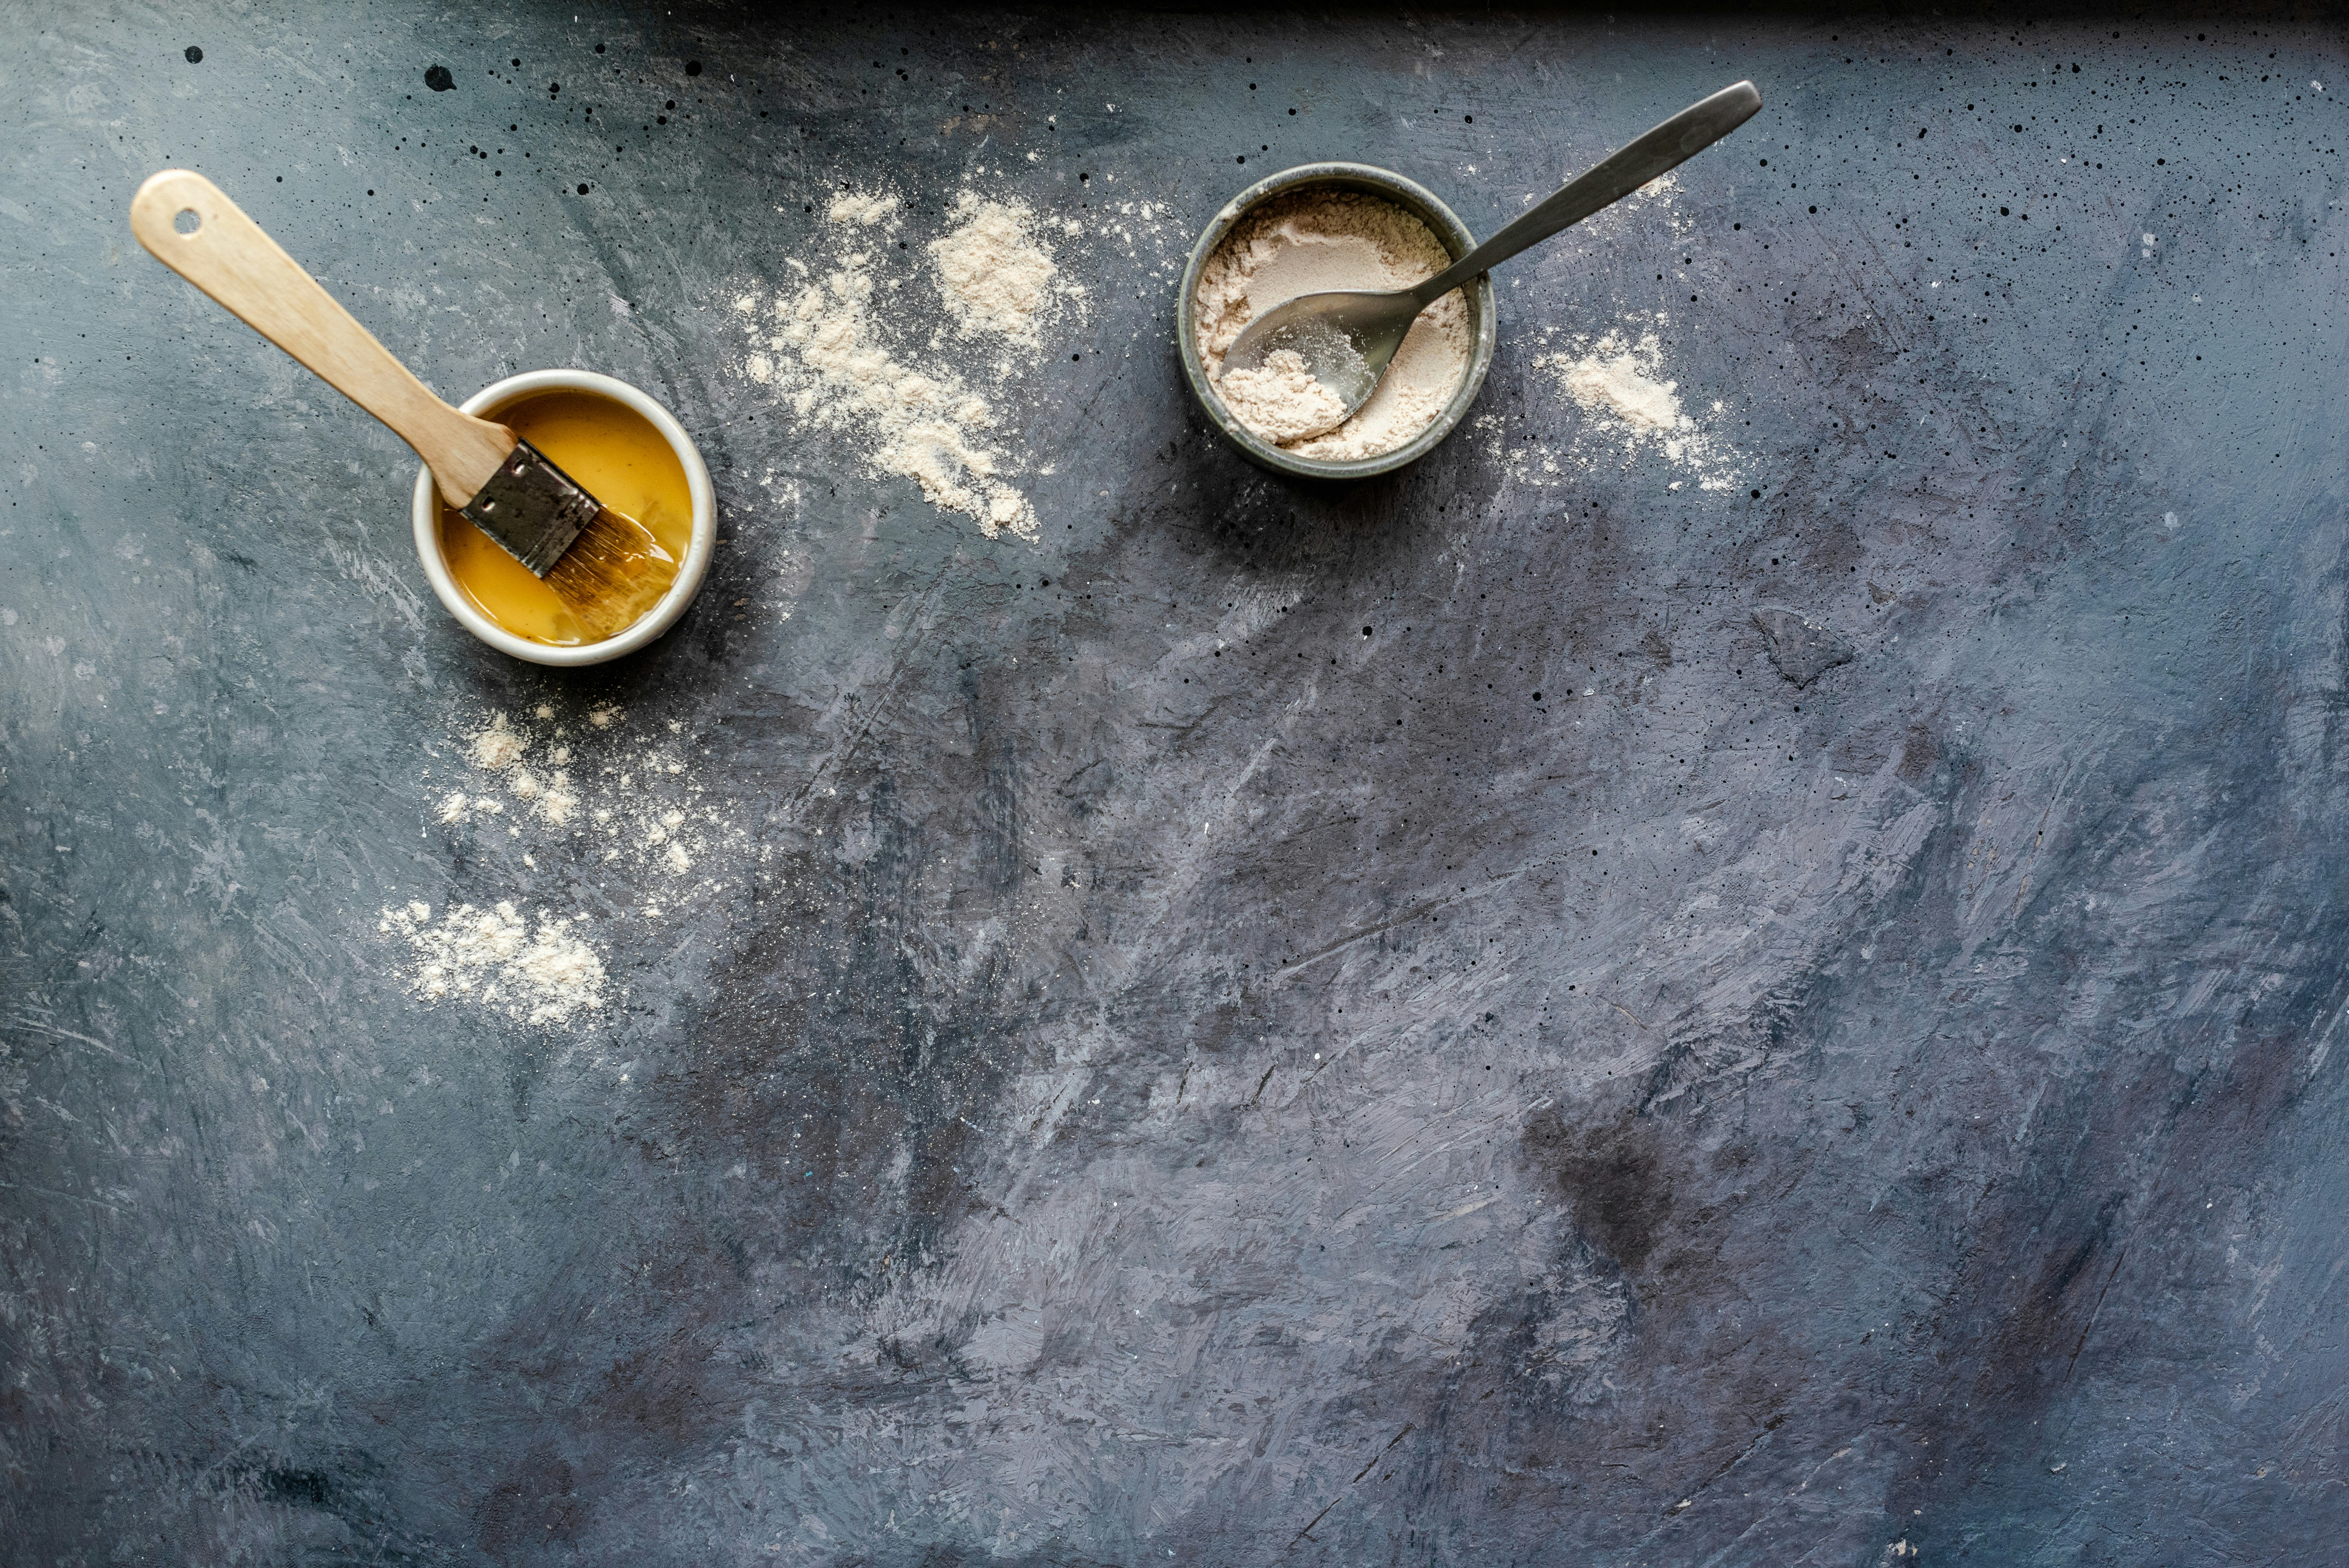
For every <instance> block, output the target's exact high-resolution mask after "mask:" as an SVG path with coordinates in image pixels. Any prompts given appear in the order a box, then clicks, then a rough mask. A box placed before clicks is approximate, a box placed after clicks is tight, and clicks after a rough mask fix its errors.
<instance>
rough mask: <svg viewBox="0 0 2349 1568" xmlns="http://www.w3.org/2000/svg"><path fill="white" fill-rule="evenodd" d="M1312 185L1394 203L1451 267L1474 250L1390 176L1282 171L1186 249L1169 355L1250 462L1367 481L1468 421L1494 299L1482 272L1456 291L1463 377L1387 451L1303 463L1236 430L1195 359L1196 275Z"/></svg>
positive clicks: (1436, 210) (1489, 359) (1489, 355)
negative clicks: (1249, 224)
mask: <svg viewBox="0 0 2349 1568" xmlns="http://www.w3.org/2000/svg"><path fill="white" fill-rule="evenodd" d="M1316 185H1329V186H1334V187H1336V188H1337V189H1339V190H1348V191H1367V192H1369V193H1371V194H1372V195H1378V196H1385V197H1389V198H1392V199H1396V200H1397V201H1398V202H1399V204H1400V205H1402V207H1404V208H1406V209H1408V210H1410V211H1412V212H1413V215H1414V216H1416V217H1418V218H1419V219H1420V220H1421V221H1422V222H1425V223H1426V224H1427V226H1428V227H1429V228H1430V229H1431V230H1433V231H1434V233H1435V237H1436V238H1437V239H1438V240H1440V241H1442V242H1444V248H1445V249H1446V250H1448V251H1450V252H1451V253H1452V255H1453V258H1454V260H1457V259H1458V258H1460V257H1462V256H1464V255H1466V254H1467V253H1469V252H1470V251H1472V250H1474V249H1475V245H1476V237H1475V235H1474V234H1473V233H1471V232H1469V230H1468V226H1467V225H1466V224H1465V223H1463V222H1461V221H1460V219H1459V216H1458V215H1457V214H1456V213H1454V211H1452V209H1451V208H1449V207H1447V206H1445V205H1444V202H1443V201H1441V200H1440V199H1439V198H1438V197H1437V196H1436V195H1435V193H1434V192H1433V191H1430V190H1428V189H1427V188H1426V187H1425V186H1423V185H1422V184H1420V183H1419V182H1418V181H1415V180H1412V179H1410V178H1408V177H1406V176H1404V175H1401V174H1397V173H1396V172H1395V171H1394V170H1391V169H1381V168H1380V167H1379V166H1378V165H1376V164H1374V163H1355V162H1350V161H1347V160H1325V161H1323V162H1319V163H1300V164H1298V165H1297V166H1296V167H1295V168H1292V169H1284V170H1281V171H1280V172H1278V174H1269V175H1267V176H1266V177H1265V178H1263V179H1262V180H1259V181H1257V182H1256V183H1255V184H1253V185H1251V186H1249V187H1248V188H1247V190H1245V191H1241V192H1240V193H1239V194H1238V195H1237V196H1235V197H1233V198H1232V199H1231V200H1230V201H1226V202H1225V203H1224V205H1223V207H1222V209H1221V210H1220V211H1217V212H1216V215H1215V217H1213V218H1212V219H1210V220H1209V221H1208V222H1207V226H1206V228H1205V229H1202V230H1201V231H1200V232H1199V238H1198V240H1197V241H1196V242H1195V243H1194V244H1193V245H1192V247H1191V260H1190V263H1189V264H1188V265H1187V266H1185V268H1184V269H1183V281H1182V283H1181V284H1179V285H1177V286H1178V290H1179V292H1178V293H1177V294H1176V296H1175V302H1174V348H1175V356H1176V357H1177V358H1179V359H1180V360H1181V361H1182V363H1183V378H1184V380H1185V383H1187V384H1188V385H1189V387H1190V388H1191V395H1192V396H1193V397H1195V398H1196V399H1197V400H1198V403H1199V406H1200V407H1201V408H1203V409H1204V410H1206V415H1207V418H1209V419H1210V420H1211V421H1213V422H1214V424H1215V426H1216V428H1217V429H1219V430H1221V431H1222V432H1223V433H1224V434H1225V435H1226V436H1227V437H1228V438H1231V440H1232V441H1233V442H1234V443H1235V444H1237V446H1238V447H1239V449H1240V450H1241V451H1242V452H1244V453H1246V454H1247V456H1248V458H1250V459H1252V460H1254V461H1256V462H1257V463H1259V464H1261V465H1262V466H1264V467H1266V468H1268V469H1275V470H1277V471H1278V472H1281V473H1287V474H1294V475H1296V476H1298V477H1299V478H1300V479H1315V480H1358V479H1369V478H1371V477H1372V476H1374V475H1377V474H1384V473H1392V472H1393V471H1394V470H1395V469H1400V468H1402V467H1404V466H1405V465H1407V464H1410V463H1414V462H1417V461H1418V460H1419V459H1421V458H1423V457H1425V456H1426V455H1427V454H1428V453H1429V452H1430V451H1433V449H1435V447H1436V445H1437V444H1438V443H1439V442H1441V441H1442V440H1443V439H1444V438H1445V437H1446V436H1449V435H1450V434H1451V433H1452V432H1453V430H1454V429H1455V428H1457V427H1458V426H1459V424H1460V421H1461V420H1462V419H1464V418H1466V417H1467V414H1468V409H1469V406H1470V405H1472V404H1473V403H1475V401H1476V396H1477V394H1478V393H1480V392H1481V391H1483V390H1484V387H1485V374H1486V372H1488V371H1489V370H1491V369H1492V367H1493V350H1494V346H1495V343H1496V342H1497V341H1498V337H1499V330H1498V325H1497V324H1496V323H1495V320H1494V306H1495V300H1496V296H1495V294H1494V290H1493V278H1492V274H1491V273H1478V274H1477V275H1476V276H1475V278H1473V279H1471V280H1470V281H1469V282H1468V283H1466V284H1463V285H1462V287H1463V290H1464V292H1465V293H1467V294H1468V295H1469V298H1470V300H1471V302H1472V304H1471V313H1472V315H1474V316H1475V345H1474V346H1472V347H1471V349H1470V350H1469V356H1468V372H1467V374H1466V375H1464V376H1463V377H1461V378H1460V385H1459V386H1458V387H1454V388H1453V393H1452V397H1450V398H1449V399H1448V400H1447V401H1446V402H1445V404H1444V408H1443V410H1442V411H1441V412H1439V413H1438V414H1437V415H1436V416H1435V418H1434V419H1433V420H1432V421H1430V422H1429V424H1428V426H1427V428H1425V429H1423V430H1422V431H1420V432H1419V434H1418V435H1416V436H1413V438H1411V439H1410V440H1408V441H1406V442H1404V443H1403V444H1402V446H1400V447H1397V448H1395V449H1393V450H1392V451H1388V452H1381V453H1379V454H1378V455H1377V456H1375V457H1369V458H1355V459H1349V460H1345V461H1338V460H1334V459H1327V458H1308V457H1302V456H1299V454H1297V453H1295V452H1288V451H1284V450H1282V449H1280V448H1278V447H1276V446H1274V445H1273V444H1272V443H1271V442H1269V441H1268V440H1266V439H1265V438H1263V437H1261V436H1259V435H1257V433H1256V432H1255V431H1253V430H1251V429H1249V428H1247V426H1246V425H1244V424H1242V423H1240V421H1239V418H1238V417H1237V416H1236V415H1235V414H1233V412H1232V411H1231V408H1230V406H1229V405H1227V404H1226V403H1225V401H1224V399H1223V395H1222V394H1221V393H1219V392H1217V391H1216V388H1215V386H1214V384H1213V383H1212V382H1210V381H1209V380H1208V379H1207V367H1206V364H1205V363H1203V362H1202V360H1201V359H1200V356H1199V352H1198V347H1197V345H1198V338H1199V333H1198V319H1197V318H1198V293H1199V273H1200V272H1201V271H1202V270H1203V269H1204V268H1205V267H1206V264H1207V258H1208V257H1210V256H1212V255H1214V254H1215V253H1216V247H1217V246H1218V245H1220V244H1222V243H1223V241H1224V236H1225V235H1226V234H1228V233H1229V232H1231V230H1232V226H1233V225H1234V224H1236V223H1237V222H1239V221H1240V220H1241V219H1242V218H1244V217H1246V216H1247V214H1248V213H1249V212H1250V211H1253V210H1254V209H1256V208H1257V207H1260V206H1262V205H1263V204H1264V203H1265V202H1266V201H1269V200H1271V199H1272V198H1273V197H1275V196H1281V195H1286V194H1288V192H1290V191H1299V190H1304V189H1307V188H1309V187H1311V186H1316Z"/></svg>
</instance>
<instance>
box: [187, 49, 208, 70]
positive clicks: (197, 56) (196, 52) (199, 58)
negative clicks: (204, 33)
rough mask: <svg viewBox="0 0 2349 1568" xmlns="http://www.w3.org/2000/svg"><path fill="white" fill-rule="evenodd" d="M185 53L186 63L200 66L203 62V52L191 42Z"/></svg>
mask: <svg viewBox="0 0 2349 1568" xmlns="http://www.w3.org/2000/svg"><path fill="white" fill-rule="evenodd" d="M187 55H188V64H190V65H191V66H201V65H202V64H203V63H204V52H203V51H202V49H199V48H198V47H196V46H194V45H193V44H190V45H189V46H188V49H187Z"/></svg>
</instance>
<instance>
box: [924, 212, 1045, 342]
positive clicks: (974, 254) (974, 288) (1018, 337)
mask: <svg viewBox="0 0 2349 1568" xmlns="http://www.w3.org/2000/svg"><path fill="white" fill-rule="evenodd" d="M954 215H955V216H956V217H957V218H958V219H960V220H961V221H962V222H961V226H960V227H958V228H957V229H956V230H955V231H954V232H952V233H950V234H948V235H947V237H946V238H944V239H942V240H932V241H931V242H930V259H931V265H932V267H933V269H934V270H935V271H936V275H937V284H938V296H939V297H940V298H941V299H943V300H944V301H945V302H946V307H947V313H948V314H949V315H952V316H953V317H954V319H955V323H956V325H957V327H958V328H959V330H960V332H961V335H963V336H965V337H972V336H976V335H979V334H982V333H989V332H992V333H998V334H1000V335H1002V336H1003V337H1005V338H1007V339H1009V341H1011V342H1013V343H1017V344H1020V345H1023V346H1029V347H1033V346H1035V344H1036V325H1037V320H1038V318H1039V317H1040V315H1042V314H1043V312H1044V310H1045V307H1046V306H1047V305H1049V304H1051V303H1052V300H1053V297H1054V294H1055V290H1056V289H1066V288H1068V287H1070V286H1071V285H1068V284H1056V283H1055V281H1054V280H1055V278H1056V276H1057V274H1058V273H1059V272H1060V268H1059V267H1057V266H1055V265H1054V264H1053V263H1052V253H1050V251H1047V250H1046V249H1044V247H1043V244H1042V243H1041V242H1040V241H1039V240H1038V239H1037V238H1036V235H1035V233H1034V232H1033V230H1032V227H1031V224H1032V215H1031V214H1030V212H1029V211H1028V209H1027V208H1025V207H1022V206H1018V205H1007V204H1006V203H1004V202H1001V201H981V200H979V198H978V195H977V193H976V192H973V191H964V192H963V193H962V195H961V196H960V197H959V198H957V201H956V202H955V209H954Z"/></svg>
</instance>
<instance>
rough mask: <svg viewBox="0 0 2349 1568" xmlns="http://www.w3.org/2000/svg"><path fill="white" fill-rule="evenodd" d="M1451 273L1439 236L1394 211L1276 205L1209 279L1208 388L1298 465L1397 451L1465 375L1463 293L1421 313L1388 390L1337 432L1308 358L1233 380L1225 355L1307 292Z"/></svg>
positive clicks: (1324, 194)
mask: <svg viewBox="0 0 2349 1568" xmlns="http://www.w3.org/2000/svg"><path fill="white" fill-rule="evenodd" d="M1451 263H1452V254H1451V253H1450V252H1448V251H1446V250H1445V249H1444V242H1443V241H1441V240H1439V239H1437V238H1436V237H1435V234H1434V232H1433V230H1431V229H1429V228H1428V226H1427V225H1426V224H1425V223H1423V222H1420V221H1419V220H1418V219H1417V218H1416V217H1413V215H1412V214H1411V213H1410V212H1407V211H1404V210H1403V209H1402V208H1401V207H1399V206H1397V205H1396V204H1395V203H1393V202H1392V201H1384V200H1382V199H1381V198H1379V197H1376V196H1371V195H1368V194H1365V193H1364V192H1361V191H1324V190H1308V191H1299V192H1298V193H1296V194H1295V195H1292V196H1280V197H1275V198H1274V199H1273V200H1272V201H1268V202H1266V203H1264V205H1262V206H1261V207H1257V208H1255V209H1254V210H1252V211H1249V212H1248V214H1247V216H1246V217H1244V218H1242V219H1241V220H1240V221H1239V222H1237V223H1235V224H1234V225H1233V226H1232V229H1231V232H1229V233H1228V234H1226V235H1225V236H1224V239H1223V242H1222V243H1220V244H1218V245H1217V246H1216V253H1215V254H1214V255H1212V256H1210V257H1208V258H1207V264H1206V266H1204V267H1202V268H1201V269H1200V270H1199V286H1198V294H1197V297H1196V298H1195V300H1194V301H1193V308H1194V310H1195V312H1196V315H1197V320H1198V335H1199V341H1198V344H1197V351H1198V354H1199V358H1200V361H1201V363H1202V364H1204V365H1205V366H1206V370H1207V378H1208V380H1209V381H1210V382H1213V383H1215V384H1216V388H1217V390H1218V391H1219V392H1220V393H1221V394H1222V396H1223V397H1224V400H1225V402H1226V404H1228V405H1229V406H1230V407H1231V409H1232V412H1233V414H1234V415H1236V416H1237V418H1239V420H1240V422H1241V423H1242V424H1244V425H1246V426H1247V428H1249V429H1251V430H1254V431H1255V432H1256V433H1257V435H1259V436H1262V437H1263V438H1265V439H1267V440H1268V441H1271V442H1272V443H1273V444H1275V445H1276V446H1278V447H1280V448H1282V449H1284V450H1287V451H1291V452H1295V453H1296V454H1298V455H1299V457H1306V458H1322V459H1330V460H1332V461H1341V462H1342V461H1348V460H1351V459H1360V458H1370V457H1376V456H1377V455H1379V454H1380V453H1381V452H1391V451H1392V450H1394V449H1396V448H1397V447H1400V446H1402V445H1404V444H1405V443H1407V442H1409V441H1410V440H1411V438H1413V437H1414V436H1416V435H1418V434H1419V433H1420V432H1421V431H1422V430H1423V429H1425V428H1427V427H1428V426H1429V425H1430V424H1432V423H1433V421H1434V419H1435V417H1436V416H1437V415H1438V414H1440V413H1442V412H1443V411H1444V404H1445V403H1446V402H1448V401H1450V399H1451V397H1452V392H1453V389H1454V387H1457V386H1459V385H1460V378H1461V377H1463V376H1464V375H1466V374H1467V370H1468V360H1469V350H1470V346H1471V345H1470V339H1469V332H1468V305H1467V302H1466V301H1465V300H1464V298H1463V297H1462V296H1461V294H1460V291H1459V290H1457V289H1454V291H1453V292H1452V293H1450V294H1445V295H1444V297H1443V298H1442V299H1440V300H1437V301H1436V302H1435V303H1434V304H1432V305H1430V306H1428V308H1427V309H1426V310H1424V311H1423V312H1422V313H1420V317H1419V319H1418V320H1417V321H1415V322H1413V323H1412V326H1411V332H1410V333H1409V335H1406V336H1405V337H1404V338H1403V342H1402V347H1401V348H1400V349H1398V350H1396V351H1395V356H1394V360H1393V362H1392V364H1390V365H1389V366H1387V373H1386V376H1385V377H1384V378H1383V379H1382V380H1381V381H1380V383H1379V387H1378V390H1377V391H1375V392H1373V393H1371V396H1370V399H1369V401H1367V402H1365V403H1364V404H1363V405H1362V406H1361V407H1360V408H1358V409H1356V410H1355V411H1354V414H1353V417H1352V418H1349V419H1347V420H1346V421H1345V422H1344V423H1343V424H1341V425H1339V426H1338V427H1337V428H1335V429H1331V428H1330V418H1329V414H1330V411H1331V409H1332V408H1333V407H1339V405H1338V401H1337V399H1336V397H1334V396H1333V395H1331V394H1330V392H1329V391H1328V389H1327V388H1324V387H1320V386H1319V385H1318V384H1316V383H1314V382H1313V379H1312V377H1310V376H1309V375H1306V374H1305V370H1304V360H1303V359H1302V358H1301V357H1299V356H1295V355H1293V354H1288V351H1286V350H1283V351H1281V353H1278V354H1275V355H1273V356H1270V357H1268V359H1267V361H1266V363H1265V364H1264V365H1263V366H1261V367H1260V368H1257V369H1256V370H1250V371H1236V372H1234V373H1232V374H1231V375H1230V376H1229V377H1226V375H1225V373H1224V355H1225V354H1226V352H1227V351H1228V350H1229V349H1230V348H1231V346H1232V345H1233V343H1235V342H1236V341H1237V339H1238V337H1239V335H1240V333H1241V331H1242V330H1243V329H1244V328H1246V327H1247V324H1248V323H1249V322H1251V321H1254V320H1255V319H1256V318H1257V316H1259V315H1263V314H1264V313H1265V312H1266V311H1268V310H1270V309H1271V308H1272V307H1273V306H1275V305H1277V304H1283V303H1285V302H1287V301H1288V300H1292V299H1295V298H1297V297H1298V296H1299V294H1322V293H1327V292H1329V291H1330V290H1334V289H1379V290H1388V289H1404V288H1409V287H1411V286H1412V285H1413V284H1416V283H1421V282H1423V281H1424V280H1426V279H1428V278H1431V277H1433V276H1434V275H1435V274H1436V273H1440V272H1442V271H1443V270H1444V268H1445V267H1447V266H1449V265H1450V264H1451ZM1284 356H1286V357H1285V358H1284ZM1289 361H1294V363H1293V364H1292V363H1289Z"/></svg>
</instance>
